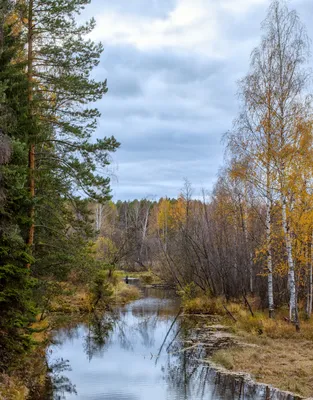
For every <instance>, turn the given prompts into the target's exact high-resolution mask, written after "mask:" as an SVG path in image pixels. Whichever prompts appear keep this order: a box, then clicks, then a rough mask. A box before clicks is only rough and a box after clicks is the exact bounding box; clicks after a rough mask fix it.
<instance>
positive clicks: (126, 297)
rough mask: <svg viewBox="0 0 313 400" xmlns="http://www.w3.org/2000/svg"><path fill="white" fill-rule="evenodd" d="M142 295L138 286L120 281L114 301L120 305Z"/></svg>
mask: <svg viewBox="0 0 313 400" xmlns="http://www.w3.org/2000/svg"><path fill="white" fill-rule="evenodd" d="M140 297H141V292H140V290H139V289H138V288H137V287H136V286H132V285H126V283H124V282H120V283H119V284H118V285H117V287H116V289H115V293H114V298H115V300H114V298H113V300H114V302H115V304H118V305H123V304H127V303H129V302H131V301H134V300H137V299H139V298H140Z"/></svg>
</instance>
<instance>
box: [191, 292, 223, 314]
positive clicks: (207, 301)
mask: <svg viewBox="0 0 313 400" xmlns="http://www.w3.org/2000/svg"><path fill="white" fill-rule="evenodd" d="M184 310H185V312H186V314H210V315H224V314H225V310H224V308H223V300H222V299H221V298H209V297H207V296H201V297H196V298H194V299H190V300H186V301H185V302H184Z"/></svg>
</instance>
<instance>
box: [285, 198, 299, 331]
mask: <svg viewBox="0 0 313 400" xmlns="http://www.w3.org/2000/svg"><path fill="white" fill-rule="evenodd" d="M282 218H283V229H284V233H285V242H286V251H287V260H288V281H289V293H290V302H289V318H290V321H292V322H295V323H296V322H297V295H296V279H295V268H294V262H293V257H292V243H291V237H290V230H289V225H288V221H287V207H286V198H285V197H283V198H282Z"/></svg>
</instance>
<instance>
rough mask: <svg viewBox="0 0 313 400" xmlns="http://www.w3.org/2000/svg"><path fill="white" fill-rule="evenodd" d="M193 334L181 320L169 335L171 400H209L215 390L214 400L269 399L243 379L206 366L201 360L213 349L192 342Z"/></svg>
mask: <svg viewBox="0 0 313 400" xmlns="http://www.w3.org/2000/svg"><path fill="white" fill-rule="evenodd" d="M191 332H193V330H192V329H190V321H188V320H184V319H180V321H179V322H178V323H177V324H176V325H175V326H174V327H173V329H172V332H171V335H168V338H169V339H168V342H169V344H168V345H167V347H165V346H164V348H163V351H165V349H166V352H167V354H168V357H167V363H166V365H165V367H164V368H163V371H164V375H165V380H166V381H167V384H168V388H169V394H170V396H171V397H173V398H181V399H185V400H187V399H193V398H195V397H196V398H197V399H199V400H200V399H207V398H208V394H209V393H212V390H213V393H212V397H211V399H223V400H235V399H236V400H237V399H238V400H239V399H240V400H244V399H245V400H252V399H253V400H256V399H266V393H265V392H262V391H260V389H259V388H257V387H256V386H253V385H247V384H245V382H244V380H243V379H242V378H238V377H233V376H227V375H219V374H217V373H216V372H215V371H214V370H213V369H211V368H210V367H209V366H208V365H204V364H203V363H202V362H201V360H203V359H204V358H207V357H208V355H209V353H211V352H212V349H208V348H206V347H205V346H203V345H201V343H194V341H193V340H190V339H191V335H192V333H191ZM170 336H171V337H170ZM177 396H178V397H177Z"/></svg>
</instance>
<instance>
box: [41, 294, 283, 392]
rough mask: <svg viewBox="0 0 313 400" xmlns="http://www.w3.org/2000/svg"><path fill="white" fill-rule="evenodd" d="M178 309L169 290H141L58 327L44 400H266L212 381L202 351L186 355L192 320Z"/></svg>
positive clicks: (228, 382)
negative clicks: (111, 307)
mask: <svg viewBox="0 0 313 400" xmlns="http://www.w3.org/2000/svg"><path fill="white" fill-rule="evenodd" d="M179 309H180V302H179V300H178V299H177V297H176V296H175V294H174V293H173V292H171V291H166V290H160V289H153V288H144V289H143V297H142V298H141V299H140V300H137V301H134V302H132V303H130V304H128V305H127V306H125V307H120V308H117V309H116V310H114V311H113V312H110V313H106V314H105V315H104V316H102V317H101V318H99V317H93V318H91V319H90V320H89V321H88V322H87V323H79V324H76V325H75V326H74V327H73V326H71V327H67V328H62V329H59V330H58V331H57V332H56V333H55V335H54V341H53V344H52V345H51V346H50V347H49V348H48V350H47V358H48V364H49V366H50V368H51V371H52V372H51V382H52V387H53V393H52V394H50V396H49V398H51V399H65V400H70V399H76V400H213V399H214V400H231V399H246V400H249V399H251V400H252V399H254V400H259V399H260V400H261V399H265V398H266V395H265V393H264V391H262V390H260V389H256V388H253V387H251V386H245V385H244V384H243V382H242V381H240V380H238V379H233V378H231V379H225V377H224V379H221V377H219V376H217V375H216V373H215V372H214V370H212V369H211V368H210V366H209V365H208V364H207V363H203V362H201V359H203V357H205V356H206V351H207V350H206V349H205V347H203V346H190V349H188V350H185V348H186V347H188V338H189V337H190V335H191V333H192V325H193V322H192V321H190V320H189V319H186V318H183V317H181V316H179ZM193 334H194V333H193ZM47 398H48V395H47ZM271 398H274V397H271ZM275 398H276V397H275Z"/></svg>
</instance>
